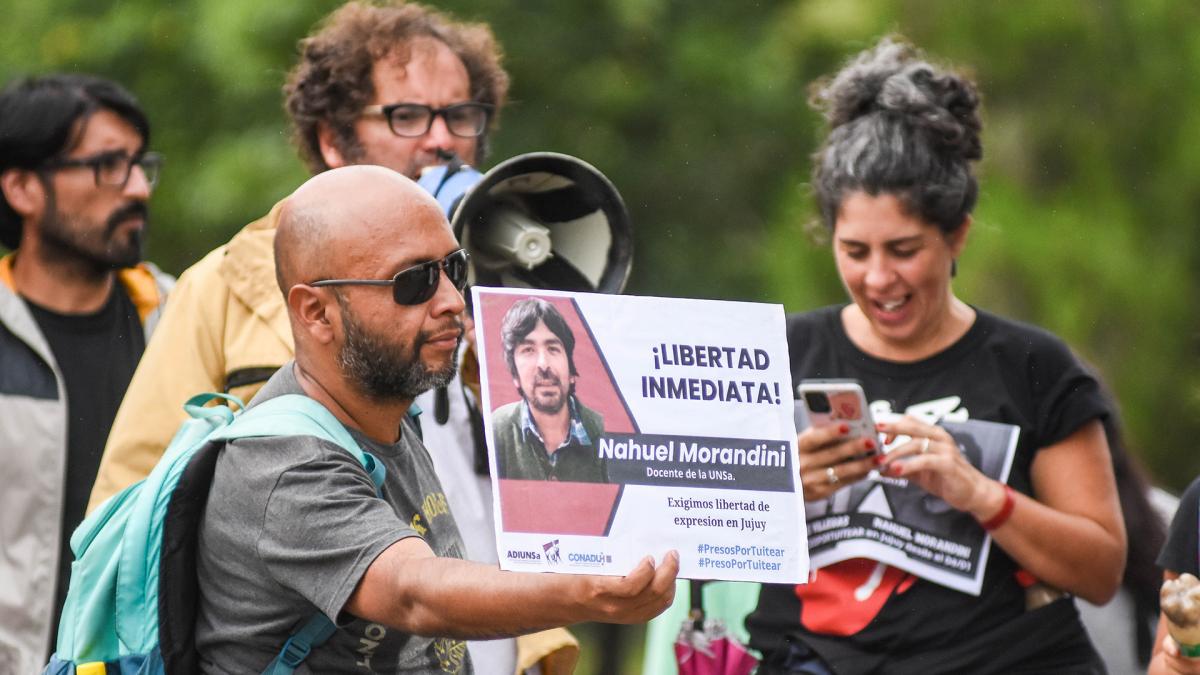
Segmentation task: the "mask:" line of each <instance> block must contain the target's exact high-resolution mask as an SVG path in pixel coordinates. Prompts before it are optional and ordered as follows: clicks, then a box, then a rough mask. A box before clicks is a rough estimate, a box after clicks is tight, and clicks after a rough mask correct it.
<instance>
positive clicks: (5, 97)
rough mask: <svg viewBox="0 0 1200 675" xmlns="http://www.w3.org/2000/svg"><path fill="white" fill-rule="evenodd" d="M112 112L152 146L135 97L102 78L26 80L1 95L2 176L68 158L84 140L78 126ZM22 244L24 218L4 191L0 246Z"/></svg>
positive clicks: (147, 124) (0, 202) (65, 76)
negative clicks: (100, 113) (11, 203)
mask: <svg viewBox="0 0 1200 675" xmlns="http://www.w3.org/2000/svg"><path fill="white" fill-rule="evenodd" d="M97 110H110V111H112V112H114V113H116V114H117V116H119V117H120V118H121V119H123V120H125V121H126V122H128V123H129V124H130V125H131V126H132V127H133V128H134V129H136V130H137V132H138V133H139V134H140V135H141V137H142V145H143V147H144V146H146V145H148V144H149V143H150V122H149V120H147V119H146V114H145V112H143V111H142V108H141V106H140V105H139V104H138V101H137V99H136V98H134V96H133V94H131V93H129V91H127V90H126V89H125V88H124V87H122V86H121V85H119V84H117V83H116V82H113V81H111V80H106V79H103V78H99V77H95V76H93V75H82V74H56V75H44V76H41V77H28V78H22V79H19V80H16V81H14V82H11V83H10V84H9V85H8V86H7V87H5V88H4V91H3V92H0V173H3V172H5V171H7V170H9V169H25V170H28V171H35V170H37V169H38V168H39V167H41V166H42V165H43V164H44V163H46V162H47V161H48V160H51V159H55V158H59V157H62V156H64V155H66V154H67V153H68V152H70V151H71V148H73V147H74V146H75V144H77V143H78V142H79V140H80V134H79V131H80V129H82V125H81V124H80V122H81V121H82V120H86V119H87V118H89V117H91V115H92V114H93V113H94V112H96V111H97ZM20 243H21V217H20V216H19V215H17V212H16V211H14V210H13V208H12V206H10V205H9V203H8V200H7V199H5V198H4V195H3V194H2V193H0V245H3V246H6V247H8V248H10V249H15V248H17V246H18V245H19V244H20Z"/></svg>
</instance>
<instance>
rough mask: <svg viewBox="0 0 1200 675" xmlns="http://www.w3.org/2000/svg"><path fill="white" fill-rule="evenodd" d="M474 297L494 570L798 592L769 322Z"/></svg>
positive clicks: (617, 301) (797, 523)
mask: <svg viewBox="0 0 1200 675" xmlns="http://www.w3.org/2000/svg"><path fill="white" fill-rule="evenodd" d="M472 292H473V300H474V308H475V320H476V325H475V330H476V336H477V348H478V352H479V360H480V371H481V373H480V374H481V383H482V388H483V391H482V394H483V417H484V427H485V430H486V436H487V442H488V453H489V458H490V460H491V470H492V484H493V488H494V490H493V493H494V499H495V513H496V540H497V547H498V553H499V559H500V566H501V568H503V569H507V570H519V571H538V572H566V573H586V574H613V575H619V574H625V573H628V572H629V571H630V570H631V569H633V567H635V566H636V565H637V563H638V562H639V561H640V560H641V559H642V558H644V557H645V556H647V555H652V556H654V557H655V559H660V558H661V557H662V555H663V554H665V553H666V552H667V551H669V550H672V549H674V550H677V551H678V552H679V556H680V576H681V577H684V578H692V579H724V580H735V581H760V582H770V583H801V582H803V581H804V580H806V579H807V577H808V546H807V541H806V532H805V525H804V505H803V496H802V494H801V488H800V481H799V478H798V475H797V470H796V430H795V422H794V420H793V416H792V415H793V405H792V396H791V375H790V372H789V367H788V351H787V342H786V338H785V329H784V314H783V308H782V307H781V306H779V305H767V304H757V303H745V302H720V301H712V300H688V299H667V298H647V297H632V296H617V295H597V294H586V293H561V292H554V291H541V290H538V291H530V290H527V289H499V288H481V287H475V288H473V289H472ZM547 447H552V449H553V451H552V452H548V451H547Z"/></svg>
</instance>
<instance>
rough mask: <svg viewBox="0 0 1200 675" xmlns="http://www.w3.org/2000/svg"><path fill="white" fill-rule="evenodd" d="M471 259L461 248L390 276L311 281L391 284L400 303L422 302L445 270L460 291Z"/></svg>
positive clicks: (438, 281) (343, 284) (326, 283)
mask: <svg viewBox="0 0 1200 675" xmlns="http://www.w3.org/2000/svg"><path fill="white" fill-rule="evenodd" d="M470 260H471V256H469V255H467V252H466V251H464V250H463V249H461V248H460V249H458V250H457V251H455V252H454V253H451V254H450V255H448V256H446V257H445V258H442V259H441V260H430V261H429V262H423V263H421V264H419V265H413V266H412V267H409V268H408V269H406V270H403V271H401V272H398V273H397V274H396V276H394V277H392V278H391V279H323V280H321V281H313V282H311V283H309V284H308V285H309V286H391V287H392V299H393V300H395V301H396V304H397V305H419V304H421V303H423V302H428V300H429V299H430V298H432V297H433V295H434V293H437V288H438V284H439V283H441V280H442V270H446V278H447V279H449V280H450V283H451V284H454V289H455V290H457V291H459V292H461V291H462V289H463V288H465V287H466V285H467V263H468V262H470Z"/></svg>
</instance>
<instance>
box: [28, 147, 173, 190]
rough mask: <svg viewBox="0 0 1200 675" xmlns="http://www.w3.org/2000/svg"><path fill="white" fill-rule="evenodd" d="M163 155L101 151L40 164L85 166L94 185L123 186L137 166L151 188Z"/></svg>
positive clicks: (53, 167) (54, 167) (50, 167)
mask: <svg viewBox="0 0 1200 675" xmlns="http://www.w3.org/2000/svg"><path fill="white" fill-rule="evenodd" d="M162 165H163V156H162V155H160V154H158V153H157V152H143V153H139V154H137V155H133V156H130V155H129V153H127V152H125V151H124V150H117V151H112V152H102V153H100V154H98V155H92V156H91V157H79V158H73V159H72V158H66V159H51V160H49V161H47V162H45V163H43V164H42V168H43V169H47V170H50V171H57V170H60V169H71V168H75V167H87V168H89V169H91V170H92V175H93V176H95V178H96V187H100V186H102V185H106V186H109V187H116V188H124V187H125V185H126V184H127V183H129V175H130V174H131V173H133V167H134V166H139V167H141V169H142V173H143V174H145V175H146V183H147V184H148V185H149V186H150V187H151V188H153V187H154V186H155V185H157V184H158V174H159V173H160V172H161V171H162Z"/></svg>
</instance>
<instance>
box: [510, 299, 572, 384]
mask: <svg viewBox="0 0 1200 675" xmlns="http://www.w3.org/2000/svg"><path fill="white" fill-rule="evenodd" d="M538 321H542V322H544V323H545V324H546V328H549V329H550V332H551V333H554V335H555V337H557V338H558V339H559V340H562V343H563V348H564V349H566V350H567V365H569V366H570V368H571V375H572V376H574V375H578V374H579V373H578V372H577V371H576V370H575V334H574V333H572V332H571V327H570V326H568V325H567V320H566V319H564V318H563V315H562V314H560V313H559V311H558V309H557V308H556V307H555V306H554V305H552V304H550V303H549V302H546V301H545V300H543V299H541V298H525V299H524V300H518V301H517V302H515V303H513V306H512V307H509V308H508V312H506V313H505V314H504V321H503V323H502V324H501V325H500V338H501V340H503V342H504V362H505V363H507V364H508V371H509V372H510V373H512V376H513V377H516V376H517V361H516V358H515V357H513V352H514V351H516V349H517V345H519V344H520V343H521V341H522V340H524V339H525V337H526V336H527V335H529V334H530V333H532V332H533V329H534V328H537V324H538Z"/></svg>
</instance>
